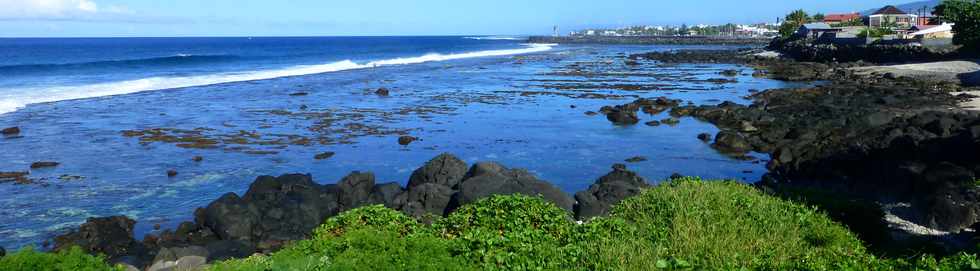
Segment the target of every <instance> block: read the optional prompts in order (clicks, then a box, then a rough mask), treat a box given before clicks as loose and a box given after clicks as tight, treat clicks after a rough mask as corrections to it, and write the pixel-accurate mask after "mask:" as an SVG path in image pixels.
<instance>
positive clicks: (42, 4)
mask: <svg viewBox="0 0 980 271" xmlns="http://www.w3.org/2000/svg"><path fill="white" fill-rule="evenodd" d="M121 9H122V8H121V7H110V10H109V11H108V12H105V11H101V10H99V5H98V4H97V3H95V1H93V0H0V20H84V19H93V18H98V16H101V15H112V14H113V13H115V12H114V11H116V10H121Z"/></svg>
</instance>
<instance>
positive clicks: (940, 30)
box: [905, 24, 953, 40]
mask: <svg viewBox="0 0 980 271" xmlns="http://www.w3.org/2000/svg"><path fill="white" fill-rule="evenodd" d="M910 31H911V32H910V33H908V34H906V36H905V37H906V38H908V39H919V40H923V39H951V38H953V24H941V25H919V26H915V27H912V29H911V30H910Z"/></svg>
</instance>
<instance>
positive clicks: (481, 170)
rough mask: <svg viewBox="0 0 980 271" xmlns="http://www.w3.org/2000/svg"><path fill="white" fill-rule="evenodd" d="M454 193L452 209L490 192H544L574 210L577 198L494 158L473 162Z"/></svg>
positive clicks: (547, 198) (563, 205) (557, 202)
mask: <svg viewBox="0 0 980 271" xmlns="http://www.w3.org/2000/svg"><path fill="white" fill-rule="evenodd" d="M466 176H467V177H466V178H465V179H464V180H463V182H462V183H461V184H460V186H459V193H457V194H456V195H455V196H454V197H453V202H452V203H451V204H450V207H449V209H451V210H455V209H456V208H458V207H459V206H462V205H466V204H469V203H473V202H476V201H477V200H479V199H482V198H485V197H489V196H491V195H513V194H522V195H527V196H541V197H543V198H544V199H545V200H548V201H550V202H552V203H555V204H556V205H558V207H561V208H562V209H565V210H568V211H569V212H571V211H572V206H573V205H574V203H575V201H574V200H573V199H572V198H571V197H570V196H568V195H567V194H565V192H562V191H561V189H558V187H556V186H554V185H552V184H550V183H548V182H546V181H542V180H539V179H538V178H537V177H535V176H533V175H531V174H530V173H529V172H527V170H523V169H508V168H506V167H504V166H502V165H500V164H497V163H493V162H482V163H477V164H475V165H473V167H471V168H470V171H469V172H467V174H466Z"/></svg>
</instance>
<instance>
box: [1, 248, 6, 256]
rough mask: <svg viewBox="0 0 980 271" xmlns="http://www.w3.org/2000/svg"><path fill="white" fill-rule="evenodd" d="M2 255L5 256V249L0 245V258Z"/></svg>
mask: <svg viewBox="0 0 980 271" xmlns="http://www.w3.org/2000/svg"><path fill="white" fill-rule="evenodd" d="M3 256H7V250H6V249H4V248H3V247H0V258H3Z"/></svg>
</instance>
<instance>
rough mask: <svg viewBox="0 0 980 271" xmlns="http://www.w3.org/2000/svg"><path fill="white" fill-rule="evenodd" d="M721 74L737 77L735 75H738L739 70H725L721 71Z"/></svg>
mask: <svg viewBox="0 0 980 271" xmlns="http://www.w3.org/2000/svg"><path fill="white" fill-rule="evenodd" d="M719 74H721V75H724V76H728V77H735V76H738V70H724V71H721V72H720V73H719Z"/></svg>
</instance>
